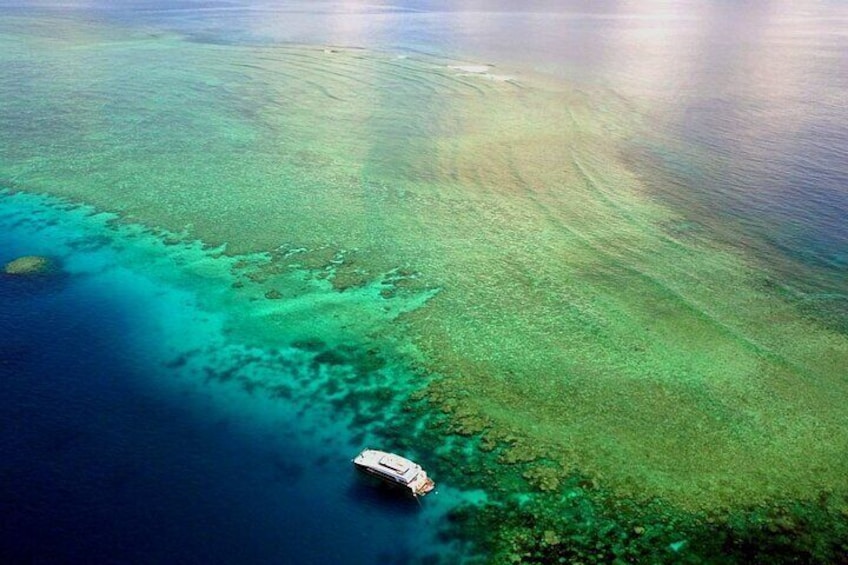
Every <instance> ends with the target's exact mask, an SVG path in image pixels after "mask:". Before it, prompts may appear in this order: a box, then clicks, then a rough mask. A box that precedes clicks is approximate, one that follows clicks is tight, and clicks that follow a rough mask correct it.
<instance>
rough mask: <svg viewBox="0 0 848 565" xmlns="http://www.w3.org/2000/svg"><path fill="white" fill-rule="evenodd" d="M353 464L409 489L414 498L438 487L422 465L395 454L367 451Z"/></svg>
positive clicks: (358, 456) (386, 480) (388, 481)
mask: <svg viewBox="0 0 848 565" xmlns="http://www.w3.org/2000/svg"><path fill="white" fill-rule="evenodd" d="M353 464H354V465H356V467H357V468H358V469H360V470H362V471H364V472H366V473H368V474H369V475H374V476H375V477H378V478H380V479H382V480H383V481H385V482H387V483H390V484H395V485H400V486H403V487H406V488H408V489H409V490H410V491H411V492H412V494H413V496H424V495H425V494H427V493H428V492H430V491H431V490H433V489H434V488H435V487H436V484H435V483H434V482H433V480H432V479H431V478H430V477H428V476H427V472H426V471H424V469H422V468H421V465H419V464H417V463H413V462H412V461H410V460H409V459H406V458H405V457H401V456H400V455H395V454H394V453H387V452H385V451H379V450H376V449H365V450H363V451H362V453H360V454H359V455H357V456H356V458H355V459H354V460H353Z"/></svg>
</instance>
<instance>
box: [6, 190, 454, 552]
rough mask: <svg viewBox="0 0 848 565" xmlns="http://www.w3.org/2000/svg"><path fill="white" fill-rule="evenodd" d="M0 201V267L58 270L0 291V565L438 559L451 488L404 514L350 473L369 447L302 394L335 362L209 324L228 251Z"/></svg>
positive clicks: (224, 319) (321, 399) (103, 218)
mask: <svg viewBox="0 0 848 565" xmlns="http://www.w3.org/2000/svg"><path fill="white" fill-rule="evenodd" d="M0 198H2V213H0V226H2V234H3V235H2V257H0V260H2V261H3V262H4V263H5V262H7V261H8V260H10V259H11V258H13V257H16V256H18V255H21V254H24V253H36V254H43V255H45V256H47V257H49V258H51V259H52V260H53V261H54V263H55V264H57V265H58V268H59V269H60V272H58V273H53V274H51V275H44V276H43V277H38V276H36V277H34V278H29V279H27V278H15V277H13V276H9V275H6V276H4V277H2V279H0V289H2V291H0V311H1V312H2V314H0V319H2V341H3V344H4V345H3V358H2V366H1V367H2V374H3V394H2V411H1V412H2V417H0V445H2V452H3V454H4V456H3V462H2V470H3V477H4V486H3V491H2V507H3V518H2V529H0V557H2V560H3V562H5V563H24V562H32V561H33V560H34V561H36V562H63V563H67V562H89V563H90V562H115V561H119V562H134V563H142V562H144V563H152V562H183V563H234V562H250V563H269V562H298V563H332V562H351V563H373V562H375V561H388V562H396V563H401V562H408V561H409V560H410V559H412V558H420V557H422V556H424V555H431V556H438V554H439V552H443V551H447V550H448V549H449V548H447V547H440V546H439V545H438V544H437V543H436V542H435V534H436V532H437V531H438V529H439V524H440V523H442V521H443V520H444V517H443V514H444V511H445V509H446V508H447V507H448V506H449V505H450V504H451V502H450V501H453V503H455V502H456V500H457V499H458V498H461V496H458V494H459V493H457V492H456V491H452V489H451V488H450V486H449V485H443V486H441V487H440V492H438V493H436V494H434V495H433V496H431V497H430V498H428V499H427V504H426V505H419V504H418V503H416V502H415V501H414V500H412V499H409V498H405V497H403V496H397V494H398V493H396V492H394V491H387V490H383V489H380V488H375V487H374V485H373V484H371V483H369V482H367V481H363V480H362V477H359V476H358V475H357V474H356V473H355V472H354V471H353V469H352V468H351V466H350V458H351V457H352V456H353V455H355V454H356V452H357V451H358V449H360V448H361V445H364V443H363V442H367V441H368V438H367V437H363V434H362V429H359V430H357V429H355V428H353V427H351V426H350V425H349V422H348V417H349V415H350V408H347V409H346V408H345V407H343V406H342V407H340V406H339V405H338V404H337V405H335V406H331V405H330V404H329V402H328V399H327V398H326V396H325V394H324V393H323V392H322V391H321V384H320V383H321V382H322V379H323V378H326V373H328V372H331V371H336V372H337V373H338V372H341V371H345V370H346V367H345V366H343V362H341V361H334V363H333V364H327V363H322V362H321V357H320V355H321V353H322V352H323V351H322V349H321V348H320V347H319V346H317V345H316V344H312V346H311V348H310V350H302V349H297V348H295V347H292V346H290V345H285V346H283V345H282V343H285V339H284V338H281V339H280V340H279V342H280V346H278V347H275V348H269V347H255V346H251V345H248V344H245V343H244V342H241V341H240V340H239V339H238V338H237V337H233V336H232V332H231V331H228V330H227V327H228V325H229V324H230V322H231V320H229V319H228V317H230V316H231V315H232V312H233V309H232V307H231V306H228V305H225V304H222V297H221V296H220V294H221V286H220V280H221V278H226V277H227V276H228V273H229V269H230V268H231V266H232V263H233V260H232V259H230V258H224V257H221V256H220V255H219V254H216V253H214V250H211V251H210V250H205V249H202V248H201V247H200V246H198V245H192V244H183V243H180V244H172V245H166V244H164V243H163V240H162V237H160V236H156V235H155V234H153V233H150V232H148V231H145V230H143V229H141V228H139V227H138V226H123V227H121V228H116V227H114V226H111V225H110V220H112V219H113V218H112V217H110V216H107V215H104V214H95V213H94V212H93V211H91V210H90V209H84V208H78V207H71V206H68V205H67V204H64V203H62V202H59V201H51V200H49V199H43V198H40V197H31V196H27V195H24V194H18V195H10V194H8V193H4V194H2V195H0ZM254 380H255V381H256V382H262V383H265V384H264V385H259V386H260V387H261V386H268V385H267V383H269V382H273V384H274V386H275V387H277V388H276V389H275V390H276V391H277V392H276V394H273V395H271V394H268V393H267V392H268V391H266V390H262V388H260V389H259V390H258V391H256V390H255V387H252V386H250V385H249V383H250V382H254ZM284 390H285V391H292V392H291V394H288V393H287V394H283V393H282V391H284ZM351 408H352V407H351ZM357 433H358V434H359V435H356V434H357ZM422 455H423V454H422Z"/></svg>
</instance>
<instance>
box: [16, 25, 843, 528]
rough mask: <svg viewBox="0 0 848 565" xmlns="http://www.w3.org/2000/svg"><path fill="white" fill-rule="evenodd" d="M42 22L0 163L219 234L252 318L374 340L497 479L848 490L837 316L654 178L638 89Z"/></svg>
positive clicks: (700, 489) (184, 234)
mask: <svg viewBox="0 0 848 565" xmlns="http://www.w3.org/2000/svg"><path fill="white" fill-rule="evenodd" d="M54 25H57V24H56V22H49V21H48V22H43V21H42V22H41V23H39V22H36V21H33V20H29V19H15V18H8V19H5V20H4V22H3V24H2V26H1V27H0V32H1V33H0V47H1V48H2V53H3V55H2V63H3V65H4V68H5V69H7V71H6V72H4V74H3V78H2V79H0V94H2V96H0V120H2V122H1V123H0V125H2V127H0V136H2V138H0V145H1V146H2V147H4V150H3V154H2V161H0V179H2V182H3V183H4V184H6V185H8V186H10V187H12V188H13V189H14V190H20V191H31V192H42V193H48V194H53V195H57V196H62V197H64V198H68V199H71V200H73V201H78V202H84V203H87V204H91V205H93V206H95V207H97V208H98V209H101V210H106V211H110V212H115V213H117V214H119V216H120V218H121V220H120V221H126V222H137V223H141V224H144V225H147V226H152V227H155V228H157V229H162V230H165V231H167V232H170V233H174V234H177V237H179V238H186V239H198V240H200V241H202V242H204V243H205V244H207V245H209V246H212V247H216V246H221V249H220V252H221V253H222V254H223V255H225V256H227V257H233V258H234V259H232V260H233V265H232V269H231V270H230V272H229V273H228V275H227V276H225V277H222V280H221V282H220V285H221V286H220V292H222V293H225V294H226V293H232V295H233V298H232V300H234V301H238V300H241V301H243V303H244V311H245V312H246V314H245V316H244V317H243V318H242V319H238V318H235V319H234V321H233V322H232V331H235V332H239V334H240V335H243V336H248V337H247V339H252V340H256V341H267V340H272V341H273V340H275V339H279V336H280V335H285V336H287V337H286V339H288V341H289V342H290V343H295V342H298V343H302V344H303V343H308V342H309V341H310V340H314V339H318V340H321V341H324V342H335V343H355V344H356V347H357V349H356V351H359V352H361V351H366V352H367V351H369V350H371V349H374V348H376V349H375V350H376V351H379V352H380V355H384V353H382V352H385V351H390V352H391V355H392V356H393V358H394V359H397V360H398V361H397V362H399V363H402V364H406V365H408V367H410V368H413V369H415V370H411V371H406V372H405V371H399V372H397V374H401V375H407V376H408V378H409V379H410V380H409V381H406V382H401V381H399V382H395V383H392V384H391V386H392V387H397V388H398V389H402V390H409V391H412V390H419V395H418V396H419V397H420V398H421V399H422V400H424V401H425V402H429V403H430V404H429V406H430V411H431V412H433V413H445V414H447V415H448V421H449V423H448V424H446V426H447V427H446V428H438V429H439V430H442V429H444V430H449V431H452V432H454V433H456V434H459V435H460V436H471V437H472V438H476V439H475V441H481V442H482V443H483V445H484V447H485V448H486V449H491V448H494V446H499V447H497V448H496V450H495V452H493V454H492V456H491V459H493V460H494V459H496V458H497V459H498V460H499V461H500V463H498V464H495V467H494V469H495V471H494V473H495V475H497V474H498V473H503V474H504V476H507V475H510V473H514V472H515V469H519V471H518V473H519V475H520V474H522V473H523V474H524V475H525V478H528V477H529V478H530V481H529V483H527V482H520V481H519V482H518V483H514V482H509V480H505V481H504V482H502V483H500V482H498V481H497V480H493V481H492V482H491V484H490V486H491V488H492V489H493V490H497V489H505V491H507V492H513V491H516V490H522V489H530V490H532V489H533V488H542V487H545V489H547V488H553V489H554V490H555V489H556V486H557V485H559V484H564V481H565V480H566V477H568V476H570V475H571V474H572V473H574V472H577V473H580V474H582V475H584V476H586V477H589V479H588V480H590V481H593V483H592V484H598V485H602V486H603V488H606V489H609V490H610V492H613V493H615V495H616V496H620V497H622V498H624V499H628V500H647V499H659V500H662V501H665V502H666V503H668V504H669V505H670V506H672V507H674V508H677V509H682V510H686V511H705V512H718V511H727V510H732V509H736V508H749V507H750V506H751V505H756V504H759V503H762V502H767V501H770V500H775V499H778V498H780V499H785V498H788V499H798V500H814V499H816V498H817V497H819V496H820V495H821V493H831V494H833V493H835V494H836V495H838V496H839V497H843V498H842V499H843V500H844V497H845V495H846V494H848V481H846V477H848V458H846V457H845V453H846V451H845V450H846V446H848V425H846V424H848V412H846V410H845V402H846V400H848V379H846V377H845V369H844V368H845V367H846V366H848V337H846V334H845V333H844V332H841V331H839V330H838V326H835V325H834V324H830V325H826V324H824V323H821V322H820V321H818V320H817V319H815V318H812V317H811V316H809V314H808V313H805V310H804V309H803V308H802V306H803V303H804V302H805V301H807V300H808V299H814V298H815V297H814V296H813V297H810V296H809V295H799V294H798V293H797V292H795V291H794V290H793V288H792V287H790V286H788V285H787V284H786V283H785V281H782V280H781V279H780V278H778V277H777V276H776V275H775V273H774V272H772V271H771V270H769V268H768V266H767V265H766V264H765V263H764V261H763V258H762V257H759V256H753V255H751V254H749V253H748V252H747V250H746V249H743V248H738V247H735V246H732V245H731V244H729V243H727V242H728V241H730V240H732V238H731V237H728V234H723V233H719V234H712V233H710V232H708V231H706V230H703V229H689V227H688V226H690V224H689V223H688V221H687V217H686V215H685V211H683V210H673V209H671V208H669V207H667V206H664V205H662V204H660V203H658V202H657V201H656V200H654V199H653V198H652V197H651V194H652V191H653V190H654V189H655V188H656V187H653V186H652V183H654V182H661V180H660V179H652V178H651V177H650V176H649V173H648V172H646V171H639V170H636V169H635V168H634V165H633V164H632V160H630V159H629V158H628V156H629V155H631V153H629V150H630V149H631V148H632V146H633V145H634V144H635V143H636V142H637V141H639V140H644V139H646V138H650V139H652V140H654V141H657V142H661V141H662V139H661V138H660V137H659V136H658V135H655V134H654V133H652V132H651V129H650V127H649V126H650V124H646V123H644V122H643V120H642V118H641V117H640V116H642V115H643V113H642V109H641V108H639V107H638V106H637V105H635V104H633V103H631V102H629V101H626V100H623V99H621V98H620V97H618V96H616V95H614V94H613V93H612V92H608V91H606V90H604V89H603V88H600V87H598V88H595V89H589V88H588V87H583V88H582V89H577V88H574V87H572V86H570V85H568V84H565V83H561V82H554V81H550V80H548V79H546V78H545V77H537V76H531V75H528V74H521V73H517V72H516V73H510V72H507V71H502V70H500V69H494V68H485V69H484V68H477V67H469V66H467V65H469V64H470V63H463V62H455V61H444V60H439V59H436V58H429V57H423V56H411V55H410V56H408V57H407V56H399V55H397V54H394V53H384V52H374V51H369V50H361V49H346V48H333V49H329V48H325V47H323V46H297V45H286V46H276V47H260V46H234V45H215V44H205V43H200V42H192V41H187V40H186V39H184V38H182V37H179V36H176V35H162V34H158V33H152V34H146V33H143V32H139V31H138V30H133V31H127V30H125V29H119V28H110V27H108V26H104V25H99V24H98V25H95V24H89V23H84V22H79V21H77V20H71V19H69V20H67V21H64V22H62V27H63V29H64V30H65V33H64V34H63V36H62V38H61V39H56V38H55V37H54V36H53V35H52V34H51V32H50V30H51V29H52V26H54ZM672 150H673V148H672ZM257 254H258V255H257ZM241 256H251V257H252V256H259V257H261V260H243V261H238V258H239V257H241ZM304 272H308V273H310V276H309V277H308V278H304V277H303V273H304ZM319 290H320V292H319ZM351 354H352V355H359V354H360V353H351ZM366 355H367V354H366ZM360 361H361V362H360V363H359V364H360V365H362V366H364V367H366V368H367V367H368V360H367V359H362V360H360ZM381 362H382V361H381ZM330 365H332V363H330ZM422 373H426V374H427V375H429V377H430V378H429V379H427V380H426V381H425V380H420V379H418V377H416V375H419V376H420V375H421V374H422ZM239 378H242V377H239ZM243 378H244V380H245V383H246V386H251V387H257V386H258V387H260V388H265V389H267V390H269V391H270V392H273V390H272V389H273V387H272V386H271V384H269V383H270V381H269V380H268V377H266V376H263V375H246V376H243ZM342 380H343V379H342ZM338 381H339V379H337V378H336V377H331V378H328V379H327V381H326V382H324V383H319V384H317V385H316V386H317V387H318V388H321V389H322V390H327V391H328V392H327V394H328V395H330V396H332V394H333V393H332V389H333V388H334V387H335V386H336V385H337V383H338ZM334 383H336V384H334ZM345 386H346V387H349V388H350V390H353V391H357V392H358V393H360V394H362V395H366V396H367V395H368V394H369V392H371V389H370V388H369V387H371V384H369V380H368V379H364V380H350V381H349V382H348V383H347V384H346V385H345ZM363 413H364V415H363V414H360V417H359V419H358V421H359V423H360V424H363V425H365V424H366V423H367V422H368V421H373V419H375V418H376V419H377V420H379V413H378V411H377V410H376V409H374V410H370V411H368V410H365V409H364V408H363ZM422 421H424V422H427V421H429V420H426V418H425V419H424V420H422ZM422 426H424V427H426V424H422ZM378 427H380V426H378ZM431 432H432V430H431ZM422 433H423V432H422ZM428 433H429V432H428ZM441 433H443V432H441V431H440V432H439V434H441ZM425 435H426V434H425ZM436 435H438V434H436ZM442 440H443V441H445V442H446V443H445V445H446V446H448V447H446V448H445V449H446V450H447V451H450V449H449V447H450V446H451V445H452V444H451V441H453V440H448V439H445V438H442ZM462 449H465V448H464V447H463V448H462ZM466 455H467V457H468V458H469V459H468V461H469V463H468V464H469V466H470V467H474V466H475V465H477V463H475V462H474V461H476V458H477V457H478V455H473V454H466ZM534 462H535V463H534ZM480 465H481V466H482V465H483V463H480ZM486 465H488V463H487V464H486ZM498 465H500V467H498ZM516 465H524V467H516ZM534 465H536V467H534ZM528 473H529V474H528ZM539 477H542V478H544V477H549V478H550V481H549V482H545V481H544V480H542V479H539ZM458 480H462V479H458ZM510 480H511V479H510ZM534 485H535V487H534ZM543 490H544V489H543Z"/></svg>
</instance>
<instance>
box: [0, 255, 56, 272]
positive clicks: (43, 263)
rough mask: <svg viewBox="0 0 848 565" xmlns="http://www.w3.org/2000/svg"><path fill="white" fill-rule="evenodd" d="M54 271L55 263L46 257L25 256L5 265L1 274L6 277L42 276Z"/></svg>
mask: <svg viewBox="0 0 848 565" xmlns="http://www.w3.org/2000/svg"><path fill="white" fill-rule="evenodd" d="M55 270H56V263H55V262H54V261H53V260H51V259H50V258H48V257H42V256H39V255H25V256H23V257H18V258H17V259H15V260H13V261H9V262H8V263H6V265H5V267H3V272H4V273H6V274H7V275H24V276H25V275H43V274H47V273H50V272H53V271H55Z"/></svg>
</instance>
